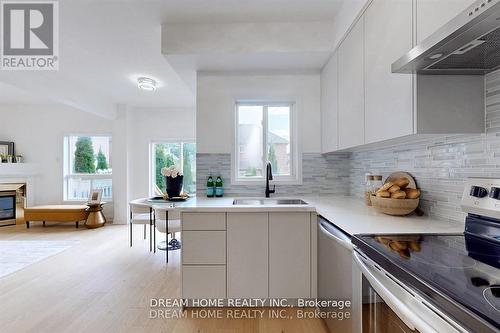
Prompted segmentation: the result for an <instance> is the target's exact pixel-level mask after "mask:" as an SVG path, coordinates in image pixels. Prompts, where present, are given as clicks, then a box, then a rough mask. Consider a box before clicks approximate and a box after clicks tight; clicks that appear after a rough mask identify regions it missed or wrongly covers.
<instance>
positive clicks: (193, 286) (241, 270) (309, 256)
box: [178, 195, 464, 300]
mask: <svg viewBox="0 0 500 333" xmlns="http://www.w3.org/2000/svg"><path fill="white" fill-rule="evenodd" d="M276 198H277V197H275V198H273V199H276ZM235 199H241V198H234V197H224V198H192V199H190V200H189V201H188V202H186V203H183V204H180V205H179V206H178V208H179V210H180V212H181V219H182V240H183V247H182V279H181V280H182V287H181V290H182V297H183V298H185V299H200V298H218V299H228V298H259V299H275V298H285V299H293V300H296V299H299V298H315V297H317V215H321V216H323V217H324V218H326V219H327V220H329V221H330V222H331V223H333V224H335V225H336V226H337V227H338V228H340V229H342V230H343V231H344V232H345V233H347V234H349V235H353V234H359V233H374V232H375V233H385V234H387V233H398V234H401V233H461V232H463V230H464V225H463V224H462V223H457V222H451V221H442V220H439V219H435V218H431V217H425V216H424V217H417V216H407V217H394V216H388V215H384V214H381V213H378V212H376V211H375V210H374V209H372V208H370V207H366V206H365V205H364V203H363V202H362V201H361V200H359V199H358V198H353V197H346V196H308V195H304V196H298V197H295V198H294V199H302V200H303V201H305V203H303V204H276V203H275V202H270V201H266V200H265V199H264V200H263V202H261V203H258V204H257V202H258V201H255V203H252V201H248V203H249V204H243V205H234V204H233V201H234V200H235ZM280 199H281V198H280Z"/></svg>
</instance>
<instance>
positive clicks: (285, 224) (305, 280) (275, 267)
mask: <svg viewBox="0 0 500 333" xmlns="http://www.w3.org/2000/svg"><path fill="white" fill-rule="evenodd" d="M310 221H311V218H310V214H309V213H286V212H285V213H269V297H271V298H274V297H279V298H297V297H310V296H311V225H310Z"/></svg>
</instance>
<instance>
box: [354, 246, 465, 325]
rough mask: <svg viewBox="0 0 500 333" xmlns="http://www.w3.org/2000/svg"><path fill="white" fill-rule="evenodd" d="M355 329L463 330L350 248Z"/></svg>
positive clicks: (416, 294)
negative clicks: (353, 285) (351, 251)
mask: <svg viewBox="0 0 500 333" xmlns="http://www.w3.org/2000/svg"><path fill="white" fill-rule="evenodd" d="M353 272H354V276H353V283H354V284H355V285H356V287H355V288H353V299H354V302H353V304H354V305H355V306H356V308H357V311H355V312H354V313H358V318H355V319H354V321H353V324H354V326H353V327H354V329H353V330H354V332H356V333H393V332H398V333H403V332H412V333H413V332H421V333H424V332H433V333H444V332H446V333H457V332H461V333H466V332H467V331H466V330H465V329H464V328H462V327H461V326H460V325H458V324H457V323H456V322H455V321H454V320H453V319H451V318H450V317H449V316H447V315H446V314H445V313H443V312H442V311H440V310H439V309H437V308H436V307H435V306H433V305H432V304H430V303H429V302H428V301H427V300H425V299H424V298H422V297H420V296H419V295H418V293H416V292H415V291H413V290H412V289H410V288H409V287H408V286H406V285H405V284H403V283H402V282H400V281H399V280H398V279H396V278H395V277H394V276H392V275H391V274H389V273H388V272H386V271H385V270H384V269H382V268H381V267H380V266H378V265H377V264H376V263H375V262H373V261H372V260H371V259H369V258H368V257H367V256H366V255H365V254H363V253H361V252H359V251H358V250H357V249H356V250H355V251H354V252H353Z"/></svg>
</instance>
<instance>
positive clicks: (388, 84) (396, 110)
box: [364, 0, 413, 143]
mask: <svg viewBox="0 0 500 333" xmlns="http://www.w3.org/2000/svg"><path fill="white" fill-rule="evenodd" d="M364 21H365V23H364V24H365V29H364V33H365V50H364V52H365V57H364V59H365V66H364V67H365V128H366V130H365V143H372V142H377V141H382V140H387V139H391V138H394V137H398V136H404V135H408V134H412V132H413V102H412V96H413V91H412V81H413V79H412V75H408V74H393V73H391V64H392V63H393V62H394V61H395V60H397V59H398V58H399V57H400V56H401V55H403V54H404V53H406V52H408V51H409V50H411V48H412V31H413V30H412V2H411V1H410V0H374V1H373V2H372V4H371V5H370V7H368V9H367V10H366V12H365V15H364ZM388 124H393V125H394V126H387V125H388Z"/></svg>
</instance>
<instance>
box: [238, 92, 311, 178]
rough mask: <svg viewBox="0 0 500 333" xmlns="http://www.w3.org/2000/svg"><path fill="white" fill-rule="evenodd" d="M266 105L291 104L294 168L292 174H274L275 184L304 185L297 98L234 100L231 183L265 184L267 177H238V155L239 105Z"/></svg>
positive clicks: (265, 116)
mask: <svg viewBox="0 0 500 333" xmlns="http://www.w3.org/2000/svg"><path fill="white" fill-rule="evenodd" d="M262 104H264V105H266V106H267V107H268V106H283V105H286V106H290V161H291V163H292V169H291V174H290V176H278V175H273V180H272V183H273V184H278V185H279V184H283V185H302V158H301V156H302V153H301V150H300V145H299V138H298V137H299V130H298V109H299V102H298V101H297V100H296V99H292V100H288V99H287V100H248V99H235V100H234V102H233V110H234V111H233V116H234V126H233V128H234V131H233V133H234V137H233V151H232V154H231V183H232V184H233V185H255V184H264V183H265V181H266V177H265V176H263V177H256V178H240V177H238V156H239V142H238V138H239V135H238V128H239V127H238V106H239V105H262ZM267 107H266V108H265V110H264V114H263V119H264V125H263V133H267V123H268V119H267ZM266 152H267V135H264V140H263V154H262V166H263V168H264V169H263V170H265V165H266V162H267V158H266Z"/></svg>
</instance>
